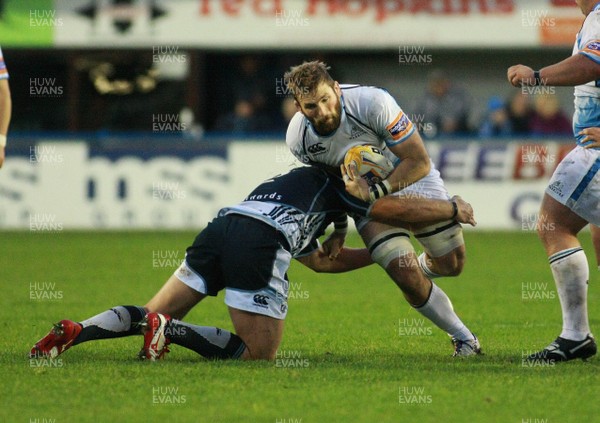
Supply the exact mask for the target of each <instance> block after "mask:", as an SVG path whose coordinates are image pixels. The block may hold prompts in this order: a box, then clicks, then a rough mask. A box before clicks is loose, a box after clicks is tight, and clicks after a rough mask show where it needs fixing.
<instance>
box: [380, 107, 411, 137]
mask: <svg viewBox="0 0 600 423" xmlns="http://www.w3.org/2000/svg"><path fill="white" fill-rule="evenodd" d="M385 129H387V130H388V132H389V133H390V135H391V136H392V138H393V139H394V140H396V141H398V140H400V139H402V138H404V137H405V136H407V135H408V134H409V133H410V132H411V131H412V129H413V124H412V122H411V121H410V119H409V118H408V116H406V115H405V114H404V113H403V112H400V114H399V115H398V116H397V117H396V119H395V120H394V121H393V122H392V123H390V124H389V125H388V126H387V127H386V128H385Z"/></svg>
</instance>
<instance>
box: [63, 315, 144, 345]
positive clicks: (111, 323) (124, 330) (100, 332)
mask: <svg viewBox="0 0 600 423" xmlns="http://www.w3.org/2000/svg"><path fill="white" fill-rule="evenodd" d="M144 316H146V310H144V307H139V306H117V307H113V308H111V309H110V310H107V311H105V312H103V313H100V314H98V315H96V316H94V317H91V318H89V319H87V320H84V321H83V322H81V323H79V324H80V325H81V326H82V328H83V329H81V332H80V333H79V335H78V336H77V338H75V340H74V341H73V345H77V344H80V343H82V342H86V341H93V340H96V339H108V338H120V337H123V336H130V335H138V334H141V333H142V332H141V330H140V327H139V325H138V324H139V323H140V321H141V320H142V319H143V318H144Z"/></svg>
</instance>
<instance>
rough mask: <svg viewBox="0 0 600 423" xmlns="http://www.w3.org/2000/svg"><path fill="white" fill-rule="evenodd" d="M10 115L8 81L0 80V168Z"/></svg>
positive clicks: (10, 105)
mask: <svg viewBox="0 0 600 423" xmlns="http://www.w3.org/2000/svg"><path fill="white" fill-rule="evenodd" d="M11 113H12V100H11V97H10V87H9V85H8V79H0V167H2V165H3V164H4V157H5V145H6V134H7V133H8V125H9V123H10V117H11Z"/></svg>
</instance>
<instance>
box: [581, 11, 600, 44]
mask: <svg viewBox="0 0 600 423" xmlns="http://www.w3.org/2000/svg"><path fill="white" fill-rule="evenodd" d="M580 32H581V33H582V35H583V36H584V37H585V36H593V37H594V38H598V37H600V9H597V10H592V11H591V12H590V14H589V15H587V17H586V18H585V21H584V22H583V26H582V27H581V31H580Z"/></svg>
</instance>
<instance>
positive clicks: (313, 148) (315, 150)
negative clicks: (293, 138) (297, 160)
mask: <svg viewBox="0 0 600 423" xmlns="http://www.w3.org/2000/svg"><path fill="white" fill-rule="evenodd" d="M307 150H308V152H309V153H310V154H314V155H317V154H321V153H324V152H326V151H327V148H325V147H323V144H322V143H320V142H318V143H316V144H313V145H310V146H308V148H307Z"/></svg>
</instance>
